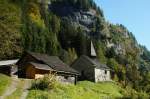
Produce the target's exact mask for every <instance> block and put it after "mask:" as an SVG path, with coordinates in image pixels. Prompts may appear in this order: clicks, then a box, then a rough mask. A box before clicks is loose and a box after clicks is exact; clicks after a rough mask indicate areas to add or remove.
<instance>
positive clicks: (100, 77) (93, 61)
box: [71, 42, 111, 82]
mask: <svg viewBox="0 0 150 99" xmlns="http://www.w3.org/2000/svg"><path fill="white" fill-rule="evenodd" d="M90 50H91V51H90V56H87V55H82V56H81V57H80V58H79V59H77V60H76V61H75V62H74V63H73V64H72V66H71V67H72V68H74V69H75V70H77V71H78V72H79V73H81V76H79V80H89V81H93V82H100V81H110V80H111V77H110V69H109V68H108V67H107V66H106V65H105V64H101V63H100V61H99V60H98V59H97V58H96V52H95V49H94V46H93V43H92V42H91V49H90Z"/></svg>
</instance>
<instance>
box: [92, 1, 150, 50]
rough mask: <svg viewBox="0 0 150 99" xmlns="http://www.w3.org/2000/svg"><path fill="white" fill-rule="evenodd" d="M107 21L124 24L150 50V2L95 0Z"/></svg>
mask: <svg viewBox="0 0 150 99" xmlns="http://www.w3.org/2000/svg"><path fill="white" fill-rule="evenodd" d="M95 2H96V4H97V5H98V6H99V7H100V8H101V9H102V10H103V12H104V16H105V18H106V20H107V21H109V22H111V23H114V24H116V23H119V24H123V25H124V26H126V27H127V28H128V30H129V31H130V32H132V33H133V34H134V35H135V37H136V39H137V41H138V43H139V44H142V45H145V46H146V47H147V48H148V49H149V50H150V0H95Z"/></svg>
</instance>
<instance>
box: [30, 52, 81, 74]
mask: <svg viewBox="0 0 150 99" xmlns="http://www.w3.org/2000/svg"><path fill="white" fill-rule="evenodd" d="M28 53H29V54H30V55H31V56H33V57H34V58H36V59H37V60H38V61H39V62H43V63H44V64H46V65H48V66H49V67H50V68H52V69H54V70H56V71H57V72H65V73H71V74H79V73H78V72H77V71H76V70H74V69H72V68H71V67H69V66H68V65H67V64H65V63H63V62H62V61H61V60H60V59H59V58H58V57H57V56H48V55H47V54H40V53H33V52H28Z"/></svg>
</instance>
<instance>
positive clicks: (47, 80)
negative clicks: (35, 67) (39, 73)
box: [31, 73, 56, 90]
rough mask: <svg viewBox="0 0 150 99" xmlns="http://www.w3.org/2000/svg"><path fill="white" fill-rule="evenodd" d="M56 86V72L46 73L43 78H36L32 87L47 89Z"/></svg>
mask: <svg viewBox="0 0 150 99" xmlns="http://www.w3.org/2000/svg"><path fill="white" fill-rule="evenodd" d="M55 86H56V75H55V74H52V73H50V74H46V75H44V77H43V78H40V79H36V80H35V81H34V82H33V83H32V87H31V89H39V90H46V89H53V88H54V87H55Z"/></svg>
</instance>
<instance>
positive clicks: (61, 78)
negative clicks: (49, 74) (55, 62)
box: [56, 76, 75, 84]
mask: <svg viewBox="0 0 150 99" xmlns="http://www.w3.org/2000/svg"><path fill="white" fill-rule="evenodd" d="M56 79H57V81H58V82H61V83H65V84H75V77H72V76H70V77H67V76H56Z"/></svg>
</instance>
